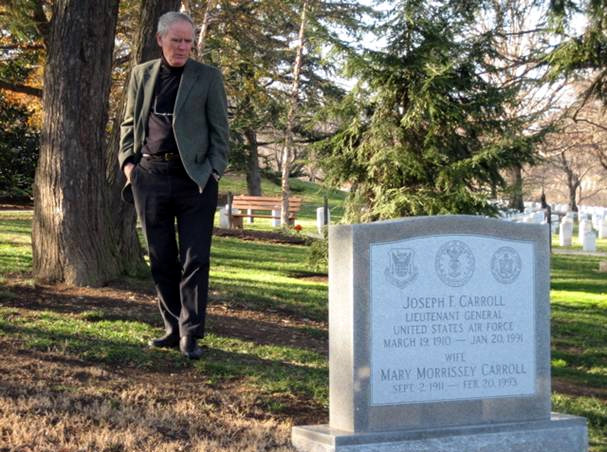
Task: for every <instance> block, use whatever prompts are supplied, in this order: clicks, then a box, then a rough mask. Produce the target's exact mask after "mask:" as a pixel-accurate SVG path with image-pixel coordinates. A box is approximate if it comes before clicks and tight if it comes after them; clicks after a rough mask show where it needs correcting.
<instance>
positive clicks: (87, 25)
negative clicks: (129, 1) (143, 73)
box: [32, 0, 118, 286]
mask: <svg viewBox="0 0 607 452" xmlns="http://www.w3.org/2000/svg"><path fill="white" fill-rule="evenodd" d="M117 15H118V0H97V1H95V2H83V1H81V0H56V2H55V3H54V6H53V19H52V22H51V28H50V39H49V47H48V58H47V63H46V68H45V75H44V96H43V106H44V121H43V127H42V134H41V149H40V158H39V162H38V167H37V168H36V178H35V184H34V219H33V225H32V248H33V272H34V277H35V278H36V279H38V280H44V281H64V282H66V283H67V284H70V285H79V286H81V285H99V284H103V283H105V282H106V281H107V280H108V279H110V278H112V277H114V276H115V275H116V268H117V266H116V256H115V255H114V254H113V253H112V250H113V243H112V241H111V237H110V234H109V231H110V225H109V224H108V223H107V217H106V215H105V212H106V210H105V207H106V183H105V162H104V138H105V127H106V123H107V107H108V97H109V90H110V74H111V67H112V51H113V47H114V32H115V28H116V20H117Z"/></svg>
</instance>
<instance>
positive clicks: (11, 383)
mask: <svg viewBox="0 0 607 452" xmlns="http://www.w3.org/2000/svg"><path fill="white" fill-rule="evenodd" d="M5 339H6V338H4V340H0V346H1V347H2V349H3V350H4V352H3V356H2V359H1V360H0V444H1V446H0V450H1V451H41V452H46V451H49V452H50V451H52V452H56V451H65V452H67V451H70V452H72V451H74V452H75V451H108V452H110V451H159V452H161V451H167V452H168V451H205V452H213V451H243V452H253V451H269V450H272V451H292V450H293V449H292V448H291V447H290V445H289V436H290V428H291V421H290V419H288V418H284V419H277V418H273V417H272V416H268V415H266V414H265V413H264V412H263V411H262V409H261V408H260V407H259V406H257V400H256V396H255V394H254V393H253V392H252V391H248V390H247V388H246V387H241V386H239V385H238V383H235V382H232V383H226V384H218V385H214V386H212V387H211V386H209V385H207V384H205V383H204V382H203V380H202V379H198V378H197V376H196V374H195V371H193V370H192V369H189V370H188V369H186V370H182V371H179V372H174V373H153V372H149V371H141V370H137V369H117V370H111V369H104V368H100V367H96V366H92V365H90V364H87V363H84V362H78V361H76V360H73V359H69V357H66V356H62V355H59V354H56V355H52V354H48V353H39V352H26V351H23V350H19V348H18V344H15V343H10V342H8V341H7V340H5Z"/></svg>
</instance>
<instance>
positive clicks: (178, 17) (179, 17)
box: [156, 11, 194, 36]
mask: <svg viewBox="0 0 607 452" xmlns="http://www.w3.org/2000/svg"><path fill="white" fill-rule="evenodd" d="M175 22H187V23H189V24H190V25H191V26H192V28H194V21H193V20H192V18H191V17H190V16H188V15H187V14H184V13H180V12H178V11H169V12H168V13H164V14H163V15H162V16H160V18H159V19H158V30H156V31H157V32H158V34H159V35H160V36H164V35H166V34H167V32H168V31H169V27H170V26H171V25H173V24H174V23H175Z"/></svg>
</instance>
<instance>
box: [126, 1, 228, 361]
mask: <svg viewBox="0 0 607 452" xmlns="http://www.w3.org/2000/svg"><path fill="white" fill-rule="evenodd" d="M156 37H157V41H158V45H159V46H160V47H161V49H162V58H160V59H158V60H154V61H150V62H147V63H144V64H141V65H138V66H136V67H135V68H134V69H133V72H132V74H131V79H130V84H129V90H128V98H127V106H126V112H125V115H124V120H123V122H122V125H121V140H120V152H119V163H120V167H121V168H122V169H123V171H124V173H125V175H126V177H127V185H126V186H125V193H128V190H130V189H132V194H133V199H134V202H135V208H136V210H137V215H138V216H139V219H140V221H141V224H142V227H143V232H144V235H145V238H146V241H147V244H148V249H149V255H150V264H151V270H152V277H153V279H154V282H155V285H156V291H157V293H158V301H159V308H160V313H161V315H162V319H163V321H164V325H165V329H166V334H165V335H164V336H163V337H161V338H159V339H154V340H152V341H151V342H150V345H151V346H153V347H177V346H179V348H180V350H181V352H182V354H183V355H185V356H187V357H188V358H192V359H198V358H200V357H201V355H202V350H201V349H200V347H199V346H198V345H197V340H198V339H199V338H202V337H203V335H204V323H205V312H206V305H207V298H208V285H209V260H210V259H209V258H210V249H211V234H212V231H213V217H214V214H215V209H216V207H217V183H218V181H219V178H220V177H221V175H222V174H223V171H224V170H225V167H226V165H227V158H228V121H227V102H226V94H225V90H224V86H223V79H222V77H221V73H220V72H219V71H218V70H217V69H215V68H213V67H211V66H208V65H205V64H201V63H198V62H196V61H194V60H192V59H190V58H189V55H190V51H191V49H192V45H193V42H194V26H193V23H192V20H191V19H190V18H189V17H188V16H187V15H185V14H182V13H178V12H169V13H166V14H164V15H163V16H162V17H161V18H160V19H159V21H158V33H157V36H156ZM175 223H176V224H177V231H176V230H175ZM176 233H177V236H178V238H179V240H177V237H176Z"/></svg>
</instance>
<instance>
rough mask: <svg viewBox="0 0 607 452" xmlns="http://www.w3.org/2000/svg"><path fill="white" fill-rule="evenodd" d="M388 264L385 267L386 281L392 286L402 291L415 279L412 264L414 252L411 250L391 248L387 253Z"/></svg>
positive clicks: (415, 270)
mask: <svg viewBox="0 0 607 452" xmlns="http://www.w3.org/2000/svg"><path fill="white" fill-rule="evenodd" d="M388 255H389V258H390V264H389V265H388V267H386V271H385V275H386V279H387V280H388V282H389V283H390V284H392V285H393V286H396V287H398V288H399V289H403V288H404V287H406V286H407V284H409V283H410V282H411V281H413V280H414V279H415V278H416V277H417V267H416V266H415V264H414V263H413V258H414V257H415V251H413V250H412V249H411V248H392V249H391V250H390V252H389V253H388Z"/></svg>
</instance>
